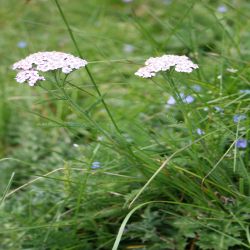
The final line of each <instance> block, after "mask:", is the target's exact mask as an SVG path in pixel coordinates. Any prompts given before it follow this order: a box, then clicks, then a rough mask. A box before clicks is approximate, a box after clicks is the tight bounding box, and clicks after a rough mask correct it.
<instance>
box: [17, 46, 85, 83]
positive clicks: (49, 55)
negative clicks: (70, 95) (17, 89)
mask: <svg viewBox="0 0 250 250" xmlns="http://www.w3.org/2000/svg"><path fill="white" fill-rule="evenodd" d="M86 65H87V61H85V60H83V59H81V58H79V57H75V56H73V55H70V54H66V53H63V52H56V51H51V52H37V53H34V54H31V55H29V56H27V57H26V58H24V59H22V60H20V61H18V62H16V63H15V64H14V65H13V69H14V70H18V71H19V72H18V73H17V76H16V80H17V82H20V83H23V82H28V84H29V85H30V86H34V85H35V83H36V82H37V81H44V80H45V78H44V77H43V76H40V75H39V73H40V71H41V72H47V71H53V70H59V69H60V70H61V71H62V72H63V73H65V74H69V73H70V72H72V71H73V70H76V69H79V68H82V67H85V66H86Z"/></svg>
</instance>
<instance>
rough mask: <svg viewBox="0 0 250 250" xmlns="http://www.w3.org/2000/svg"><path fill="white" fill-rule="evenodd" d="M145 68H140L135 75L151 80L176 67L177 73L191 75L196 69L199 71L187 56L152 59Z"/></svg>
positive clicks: (165, 56) (166, 56)
mask: <svg viewBox="0 0 250 250" xmlns="http://www.w3.org/2000/svg"><path fill="white" fill-rule="evenodd" d="M145 65H146V66H144V67H142V68H140V69H139V70H138V71H137V72H136V73H135V75H137V76H140V77H143V78H150V77H152V76H155V73H157V72H159V71H167V70H169V69H170V68H171V67H175V68H174V69H175V71H177V72H185V73H191V72H192V71H193V70H194V69H198V68H199V67H198V65H197V64H194V63H193V62H192V61H191V60H190V59H189V58H188V57H187V56H175V55H163V56H161V57H151V58H149V59H148V60H147V61H146V62H145Z"/></svg>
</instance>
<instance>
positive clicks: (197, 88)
mask: <svg viewBox="0 0 250 250" xmlns="http://www.w3.org/2000/svg"><path fill="white" fill-rule="evenodd" d="M192 88H193V90H195V91H197V92H200V91H201V86H200V85H197V84H196V85H194V86H193V87H192Z"/></svg>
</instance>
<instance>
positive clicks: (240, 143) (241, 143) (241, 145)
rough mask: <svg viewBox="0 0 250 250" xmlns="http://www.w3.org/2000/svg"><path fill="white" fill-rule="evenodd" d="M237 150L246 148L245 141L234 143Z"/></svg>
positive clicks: (240, 140) (239, 140)
mask: <svg viewBox="0 0 250 250" xmlns="http://www.w3.org/2000/svg"><path fill="white" fill-rule="evenodd" d="M236 147H237V148H246V147H247V140H246V139H238V140H237V141H236Z"/></svg>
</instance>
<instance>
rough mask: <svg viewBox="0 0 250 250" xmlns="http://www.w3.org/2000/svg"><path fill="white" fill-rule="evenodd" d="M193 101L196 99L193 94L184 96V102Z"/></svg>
mask: <svg viewBox="0 0 250 250" xmlns="http://www.w3.org/2000/svg"><path fill="white" fill-rule="evenodd" d="M193 101H194V97H193V96H191V95H188V96H186V97H184V99H183V102H185V103H192V102H193Z"/></svg>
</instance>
